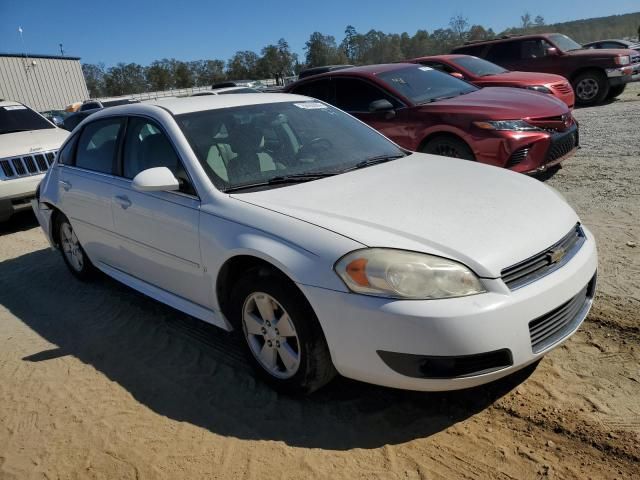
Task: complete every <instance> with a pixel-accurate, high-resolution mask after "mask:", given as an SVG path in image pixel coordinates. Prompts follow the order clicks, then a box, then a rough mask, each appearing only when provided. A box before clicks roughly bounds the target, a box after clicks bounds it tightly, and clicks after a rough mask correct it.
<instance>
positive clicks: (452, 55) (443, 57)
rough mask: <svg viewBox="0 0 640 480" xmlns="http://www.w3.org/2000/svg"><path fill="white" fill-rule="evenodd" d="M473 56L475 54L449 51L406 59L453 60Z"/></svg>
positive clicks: (414, 60)
mask: <svg viewBox="0 0 640 480" xmlns="http://www.w3.org/2000/svg"><path fill="white" fill-rule="evenodd" d="M465 57H473V55H465V54H464V53H448V54H444V55H427V56H425V57H416V58H410V59H408V60H406V62H411V63H412V62H420V61H422V60H453V59H454V58H465Z"/></svg>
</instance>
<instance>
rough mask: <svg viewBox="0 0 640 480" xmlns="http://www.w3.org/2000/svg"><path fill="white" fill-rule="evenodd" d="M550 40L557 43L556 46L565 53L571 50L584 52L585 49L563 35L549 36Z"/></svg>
mask: <svg viewBox="0 0 640 480" xmlns="http://www.w3.org/2000/svg"><path fill="white" fill-rule="evenodd" d="M549 40H551V41H552V42H553V43H555V45H556V46H557V47H558V48H559V49H560V50H562V51H563V52H570V51H571V50H582V48H584V47H583V46H582V45H580V44H579V43H578V42H575V41H573V40H572V39H570V38H569V37H567V36H566V35H562V34H560V33H556V34H554V35H549Z"/></svg>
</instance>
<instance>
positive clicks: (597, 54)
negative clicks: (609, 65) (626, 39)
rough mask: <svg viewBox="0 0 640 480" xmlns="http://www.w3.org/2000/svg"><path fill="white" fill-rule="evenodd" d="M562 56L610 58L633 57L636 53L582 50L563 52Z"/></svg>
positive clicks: (624, 50)
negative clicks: (619, 56)
mask: <svg viewBox="0 0 640 480" xmlns="http://www.w3.org/2000/svg"><path fill="white" fill-rule="evenodd" d="M564 54H565V55H571V56H572V57H593V58H611V57H615V56H618V55H635V54H636V52H635V51H634V50H629V49H626V48H582V49H580V50H571V51H569V52H564Z"/></svg>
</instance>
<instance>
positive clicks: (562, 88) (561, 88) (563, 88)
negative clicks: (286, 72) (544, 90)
mask: <svg viewBox="0 0 640 480" xmlns="http://www.w3.org/2000/svg"><path fill="white" fill-rule="evenodd" d="M551 88H553V89H554V90H557V91H558V92H560V93H571V92H573V88H572V87H571V84H569V83H568V82H564V83H555V84H553V85H551Z"/></svg>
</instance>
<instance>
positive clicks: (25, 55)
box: [0, 52, 80, 60]
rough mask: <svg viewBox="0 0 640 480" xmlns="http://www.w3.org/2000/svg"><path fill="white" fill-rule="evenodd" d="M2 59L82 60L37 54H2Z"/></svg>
mask: <svg viewBox="0 0 640 480" xmlns="http://www.w3.org/2000/svg"><path fill="white" fill-rule="evenodd" d="M0 57H20V58H49V59H52V60H80V57H67V56H66V55H39V54H37V53H2V52H0Z"/></svg>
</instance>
